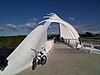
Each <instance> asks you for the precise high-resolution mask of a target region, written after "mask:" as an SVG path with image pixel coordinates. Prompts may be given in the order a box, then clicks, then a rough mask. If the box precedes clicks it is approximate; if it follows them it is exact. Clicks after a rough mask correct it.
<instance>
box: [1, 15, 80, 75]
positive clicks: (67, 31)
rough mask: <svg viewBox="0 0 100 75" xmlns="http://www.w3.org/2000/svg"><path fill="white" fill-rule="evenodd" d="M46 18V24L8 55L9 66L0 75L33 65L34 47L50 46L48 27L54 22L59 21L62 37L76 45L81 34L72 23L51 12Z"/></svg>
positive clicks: (14, 72)
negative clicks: (48, 42)
mask: <svg viewBox="0 0 100 75" xmlns="http://www.w3.org/2000/svg"><path fill="white" fill-rule="evenodd" d="M44 18H48V19H46V20H44V21H42V22H45V23H44V25H40V26H38V27H37V28H35V29H34V30H33V31H32V32H31V33H30V34H29V35H28V36H27V37H26V38H25V39H24V40H23V41H22V42H21V44H19V46H18V47H17V48H16V49H15V50H14V51H13V52H12V53H11V54H10V55H9V56H8V58H7V59H8V60H9V62H8V66H7V67H6V68H5V70H4V71H3V72H0V75H15V74H17V73H19V72H20V71H22V70H24V69H26V68H28V67H30V66H31V62H32V59H33V58H34V57H35V52H34V51H32V49H35V50H37V51H40V50H42V47H43V46H45V45H46V47H48V46H49V44H46V41H47V29H48V27H49V25H50V24H51V23H52V22H57V23H59V25H60V37H63V38H64V40H65V42H67V43H68V44H69V45H71V46H72V47H75V46H76V44H77V43H78V42H79V40H78V37H79V35H78V33H77V31H76V30H75V28H74V27H73V26H72V25H70V24H69V23H67V22H65V21H63V20H62V19H60V18H59V17H58V16H57V15H56V14H54V13H51V14H49V16H45V17H44ZM40 23H41V22H40ZM46 50H47V49H46ZM47 51H48V50H47ZM48 52H49V51H48Z"/></svg>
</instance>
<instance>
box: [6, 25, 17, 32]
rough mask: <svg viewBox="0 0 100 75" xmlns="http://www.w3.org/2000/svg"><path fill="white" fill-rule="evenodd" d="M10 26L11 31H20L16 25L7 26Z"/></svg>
mask: <svg viewBox="0 0 100 75" xmlns="http://www.w3.org/2000/svg"><path fill="white" fill-rule="evenodd" d="M6 25H7V26H8V28H9V29H12V30H15V31H16V30H18V28H17V26H16V25H14V24H6Z"/></svg>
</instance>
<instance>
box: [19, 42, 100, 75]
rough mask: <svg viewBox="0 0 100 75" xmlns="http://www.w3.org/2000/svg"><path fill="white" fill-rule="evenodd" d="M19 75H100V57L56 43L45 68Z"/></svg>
mask: <svg viewBox="0 0 100 75" xmlns="http://www.w3.org/2000/svg"><path fill="white" fill-rule="evenodd" d="M17 75H100V55H98V54H89V53H85V52H81V51H78V50H74V49H72V48H70V47H68V46H67V45H64V44H61V43H56V44H55V45H54V47H53V50H52V52H51V53H50V54H49V55H48V61H47V63H46V64H45V65H44V66H41V65H39V66H37V68H36V69H35V70H34V71H32V70H31V67H30V68H27V69H26V70H24V71H22V72H20V73H19V74H17Z"/></svg>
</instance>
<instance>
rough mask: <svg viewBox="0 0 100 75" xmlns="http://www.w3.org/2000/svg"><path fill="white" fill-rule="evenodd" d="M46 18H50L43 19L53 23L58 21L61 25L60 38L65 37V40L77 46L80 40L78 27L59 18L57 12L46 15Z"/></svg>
mask: <svg viewBox="0 0 100 75" xmlns="http://www.w3.org/2000/svg"><path fill="white" fill-rule="evenodd" d="M44 18H48V19H46V20H43V21H41V22H40V23H42V22H45V23H52V22H57V23H59V25H60V38H61V37H63V38H64V39H65V42H66V43H67V44H68V45H70V46H72V47H73V48H76V47H77V45H78V44H79V43H80V42H79V34H78V32H77V31H76V29H75V28H74V27H73V26H72V25H71V24H69V23H68V22H66V21H64V20H62V19H61V18H59V17H58V16H57V15H56V14H55V13H51V14H49V16H45V17H44Z"/></svg>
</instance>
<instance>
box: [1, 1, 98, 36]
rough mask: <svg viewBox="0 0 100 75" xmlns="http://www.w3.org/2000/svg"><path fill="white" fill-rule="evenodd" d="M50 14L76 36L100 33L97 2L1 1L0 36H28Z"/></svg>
mask: <svg viewBox="0 0 100 75" xmlns="http://www.w3.org/2000/svg"><path fill="white" fill-rule="evenodd" d="M50 12H54V13H56V14H57V15H58V16H60V17H61V18H62V19H63V20H65V21H68V22H69V23H71V24H72V25H73V26H75V27H76V28H77V29H78V31H79V32H86V31H91V32H100V0H0V36H3V35H5V36H6V35H24V34H28V33H29V32H30V31H31V30H32V28H35V27H36V26H37V25H38V22H39V21H41V20H43V16H45V15H46V14H48V13H50Z"/></svg>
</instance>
